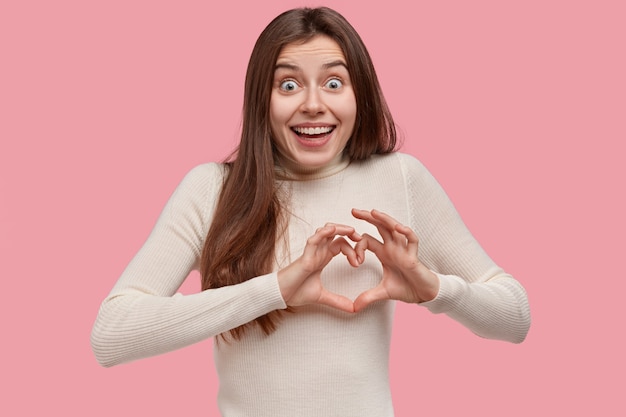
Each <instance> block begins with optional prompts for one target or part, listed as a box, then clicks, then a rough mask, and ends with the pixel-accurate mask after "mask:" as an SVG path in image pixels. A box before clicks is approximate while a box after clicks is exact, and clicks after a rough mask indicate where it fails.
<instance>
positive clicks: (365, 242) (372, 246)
mask: <svg viewBox="0 0 626 417" xmlns="http://www.w3.org/2000/svg"><path fill="white" fill-rule="evenodd" d="M357 247H358V251H359V252H360V253H362V254H363V255H364V251H365V249H367V250H369V251H372V252H374V254H377V253H379V252H380V251H381V250H383V249H384V244H383V243H382V242H381V241H379V240H378V239H376V238H375V237H374V236H372V235H370V234H368V233H364V234H363V236H362V239H361V241H360V242H358V243H357V244H356V245H355V250H357ZM361 251H363V252H361Z"/></svg>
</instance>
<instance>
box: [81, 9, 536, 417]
mask: <svg viewBox="0 0 626 417" xmlns="http://www.w3.org/2000/svg"><path fill="white" fill-rule="evenodd" d="M243 114H244V118H243V130H242V135H241V142H240V146H239V148H238V150H237V152H236V155H235V156H233V158H231V161H230V162H228V163H224V164H217V163H210V164H205V165H201V166H198V167H196V168H195V169H193V170H191V171H190V172H189V174H188V175H187V176H186V177H185V179H184V180H183V181H182V183H181V184H180V185H179V186H178V187H177V189H176V191H175V192H174V194H173V195H172V197H171V198H170V200H169V201H168V203H167V205H166V207H165V209H164V210H163V213H162V214H161V216H160V218H159V220H158V222H157V224H156V225H155V228H154V230H153V232H152V233H151V235H150V237H149V238H148V240H147V241H146V243H145V245H144V246H143V247H142V248H141V250H140V251H139V253H138V254H137V255H136V256H135V257H134V259H133V260H132V261H131V262H130V264H129V265H128V267H127V269H126V270H125V271H124V273H123V275H122V276H121V278H120V279H119V281H118V282H117V284H116V285H115V287H114V288H113V290H112V292H111V294H110V295H109V296H108V297H107V298H106V299H105V300H104V302H103V304H102V307H101V309H100V312H99V315H98V318H97V321H96V323H95V325H94V328H93V333H92V346H93V349H94V352H95V354H96V357H97V359H98V361H99V362H100V363H101V364H102V365H104V366H112V365H115V364H118V363H121V362H127V361H131V360H135V359H139V358H142V357H146V356H150V355H156V354H161V353H164V352H167V351H171V350H174V349H178V348H181V347H183V346H187V345H189V344H192V343H195V342H198V341H201V340H204V339H207V338H210V337H216V339H215V340H216V344H215V349H214V355H215V363H216V368H217V372H218V374H219V378H220V391H219V395H218V403H219V408H220V410H221V412H222V413H223V415H224V416H225V417H228V416H250V415H258V416H295V415H297V416H306V415H316V416H318V415H323V416H347V415H358V416H376V417H380V416H392V415H393V407H392V404H391V394H390V391H389V383H388V355H389V342H390V337H391V327H392V319H393V309H394V300H399V301H403V302H406V303H414V304H416V305H419V306H421V307H425V308H428V309H429V310H430V311H432V312H433V313H446V314H447V315H448V316H450V317H451V318H453V319H455V320H457V321H459V322H461V323H462V324H463V325H465V326H467V327H468V328H469V329H470V330H472V331H473V332H475V333H476V334H478V335H480V336H482V337H487V338H494V339H502V340H507V341H511V342H516V343H518V342H521V341H522V340H524V338H525V336H526V333H527V331H528V327H529V324H530V318H529V317H530V316H529V309H528V303H527V298H526V293H525V291H524V289H523V288H522V286H521V285H520V284H519V283H518V282H517V281H516V280H515V279H514V278H513V277H511V276H510V275H508V274H506V273H505V272H504V271H503V270H502V269H501V268H499V267H498V266H497V265H495V264H494V263H493V261H492V260H491V259H490V258H489V257H488V256H487V254H486V253H485V252H484V251H483V250H482V249H481V247H480V246H479V244H478V243H477V242H476V241H475V240H474V238H473V237H472V235H471V234H470V232H469V231H468V230H467V228H466V227H465V225H464V224H463V222H462V221H461V219H460V217H459V215H458V214H457V212H456V211H455V209H454V207H453V205H452V204H451V203H450V201H449V199H448V198H447V196H446V194H445V193H444V191H443V190H442V189H441V188H440V186H439V185H438V183H437V182H436V181H435V180H434V179H433V177H432V176H431V175H430V174H429V173H428V171H427V170H426V169H425V168H424V167H423V166H422V165H421V164H420V163H419V162H418V161H417V160H416V159H414V158H413V157H411V156H408V155H405V154H401V153H398V152H395V151H394V149H395V144H396V143H395V142H396V141H395V139H396V137H395V136H396V135H395V127H394V124H393V120H392V117H391V115H390V113H389V111H388V109H387V106H386V104H385V100H384V98H383V95H382V92H381V89H380V87H379V84H378V81H377V78H376V74H375V72H374V68H373V66H372V62H371V59H370V57H369V55H368V53H367V51H366V49H365V46H364V45H363V43H362V41H361V39H360V38H359V36H358V34H357V33H356V32H355V30H354V29H353V28H352V27H351V26H350V24H349V23H348V22H347V21H346V20H345V19H344V18H343V17H342V16H340V15H339V14H338V13H336V12H334V11H332V10H330V9H327V8H318V9H296V10H291V11H288V12H285V13H283V14H281V15H280V16H278V17H277V18H276V19H274V21H272V22H271V23H270V24H269V26H268V27H267V28H266V29H265V30H264V31H263V33H262V34H261V35H260V37H259V39H258V41H257V43H256V45H255V47H254V50H253V52H252V56H251V58H250V63H249V66H248V71H247V76H246V84H245V98H244V112H243ZM371 207H375V210H361V209H358V208H371ZM193 269H199V270H200V272H201V275H202V282H203V291H202V292H200V293H198V294H193V295H187V296H183V295H180V294H176V291H177V289H178V288H179V287H180V285H181V284H182V283H183V281H184V279H185V278H186V277H187V275H188V274H189V273H190V271H192V270H193ZM416 308H419V307H417V306H416Z"/></svg>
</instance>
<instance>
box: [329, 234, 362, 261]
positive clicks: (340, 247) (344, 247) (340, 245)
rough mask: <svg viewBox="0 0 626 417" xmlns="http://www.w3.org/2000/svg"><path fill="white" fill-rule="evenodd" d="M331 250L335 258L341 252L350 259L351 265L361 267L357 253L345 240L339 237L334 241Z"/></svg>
mask: <svg viewBox="0 0 626 417" xmlns="http://www.w3.org/2000/svg"><path fill="white" fill-rule="evenodd" d="M329 249H330V251H331V253H332V254H333V256H336V255H337V254H339V252H341V253H343V254H344V255H345V256H346V258H348V262H349V263H350V265H352V266H359V261H358V259H357V254H356V251H355V250H354V248H353V247H352V246H351V245H350V244H349V243H348V242H347V241H346V240H345V239H344V238H342V237H338V238H336V239H335V240H333V242H332V243H331V244H330V247H329Z"/></svg>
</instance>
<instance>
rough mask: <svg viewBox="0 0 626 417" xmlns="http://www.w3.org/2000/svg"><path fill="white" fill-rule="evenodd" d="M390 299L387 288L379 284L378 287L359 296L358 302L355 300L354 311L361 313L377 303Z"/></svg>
mask: <svg viewBox="0 0 626 417" xmlns="http://www.w3.org/2000/svg"><path fill="white" fill-rule="evenodd" d="M389 299H390V298H389V294H387V291H386V290H385V288H384V287H383V286H382V284H378V285H377V286H376V287H374V288H370V289H369V290H366V291H363V292H362V293H361V294H359V296H358V297H357V298H356V300H354V311H355V312H359V311H361V310H363V309H364V308H365V307H367V306H368V305H370V304H372V303H375V302H376V301H381V300H389Z"/></svg>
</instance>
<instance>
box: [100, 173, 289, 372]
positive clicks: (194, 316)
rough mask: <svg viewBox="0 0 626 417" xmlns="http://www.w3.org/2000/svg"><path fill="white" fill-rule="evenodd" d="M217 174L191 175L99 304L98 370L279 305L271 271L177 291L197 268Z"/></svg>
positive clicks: (176, 345)
mask: <svg viewBox="0 0 626 417" xmlns="http://www.w3.org/2000/svg"><path fill="white" fill-rule="evenodd" d="M221 175H222V174H221V170H220V168H219V167H218V166H217V165H214V164H207V165H202V166H199V167H197V168H195V169H193V170H192V171H190V173H189V174H188V175H187V176H186V177H185V179H184V180H183V181H182V182H181V184H180V185H179V186H178V187H177V189H176V190H175V192H174V193H173V195H172V196H171V198H170V199H169V201H168V203H167V204H166V206H165V208H164V210H163V212H162V213H161V215H160V217H159V219H158V220H157V223H156V225H155V227H154V229H153V230H152V232H151V234H150V236H149V237H148V239H147V241H146V242H145V244H144V245H143V246H142V248H141V249H140V251H139V252H138V253H137V255H136V256H135V257H134V258H133V259H132V261H131V262H130V264H129V265H128V267H127V268H126V269H125V271H124V272H123V274H122V276H121V277H120V279H119V280H118V282H117V283H116V284H115V286H114V288H113V290H112V291H111V293H110V294H109V296H108V297H107V298H106V299H105V300H104V302H103V303H102V305H101V307H100V311H99V313H98V317H97V319H96V322H95V324H94V326H93V330H92V334H91V344H92V348H93V351H94V353H95V355H96V358H97V360H98V362H99V363H100V364H102V365H103V366H112V365H115V364H119V363H122V362H128V361H131V360H136V359H139V358H143V357H147V356H153V355H157V354H161V353H165V352H168V351H171V350H175V349H178V348H181V347H183V346H187V345H190V344H192V343H196V342H198V341H201V340H204V339H207V338H210V337H212V336H215V335H217V334H219V333H222V332H225V331H228V330H230V329H232V328H235V327H237V326H239V325H242V324H245V323H247V322H249V321H251V320H253V319H255V318H257V317H259V316H261V315H263V314H266V313H268V312H270V311H272V310H276V309H282V308H285V303H284V301H283V298H282V296H281V292H280V288H279V286H278V280H277V276H276V273H273V274H268V275H264V276H261V277H257V278H253V279H251V280H249V281H246V282H243V283H241V284H238V285H233V286H229V287H223V288H218V289H213V290H207V291H203V292H201V293H198V294H193V295H185V296H183V295H181V294H176V291H177V290H178V288H179V287H180V286H181V285H182V283H183V281H184V280H185V278H186V277H187V276H188V274H189V273H190V272H191V271H192V270H193V269H195V268H197V267H198V262H199V257H200V253H201V251H202V247H203V242H204V239H205V237H206V232H207V227H208V225H209V224H210V221H211V211H212V205H213V204H214V202H215V201H216V199H217V196H218V193H219V188H220V187H221Z"/></svg>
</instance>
